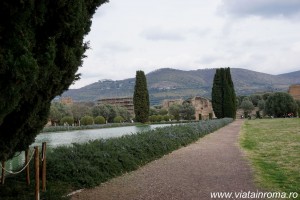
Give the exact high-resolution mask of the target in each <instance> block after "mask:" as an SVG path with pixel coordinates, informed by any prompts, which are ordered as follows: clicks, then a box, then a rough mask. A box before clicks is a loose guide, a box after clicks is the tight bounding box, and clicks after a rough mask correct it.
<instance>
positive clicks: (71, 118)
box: [49, 102, 132, 126]
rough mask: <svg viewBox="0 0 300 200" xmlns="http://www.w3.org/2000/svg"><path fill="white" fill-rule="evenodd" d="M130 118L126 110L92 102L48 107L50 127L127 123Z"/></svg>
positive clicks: (53, 104)
mask: <svg viewBox="0 0 300 200" xmlns="http://www.w3.org/2000/svg"><path fill="white" fill-rule="evenodd" d="M131 119H132V116H131V115H130V113H129V112H128V110H127V109H126V108H123V107H120V106H115V105H109V104H106V105H95V104H94V103H92V102H88V103H74V104H72V105H67V104H62V103H59V102H53V103H52V104H51V107H50V114H49V121H50V122H51V125H53V126H54V125H66V124H67V125H73V124H74V125H78V126H79V125H91V124H105V123H120V122H129V121H130V120H131Z"/></svg>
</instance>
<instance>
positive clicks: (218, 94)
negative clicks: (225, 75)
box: [211, 69, 224, 118]
mask: <svg viewBox="0 0 300 200" xmlns="http://www.w3.org/2000/svg"><path fill="white" fill-rule="evenodd" d="M222 85H223V82H222V77H221V69H216V73H215V76H214V82H213V87H212V92H211V94H212V98H211V100H212V106H213V110H214V113H215V115H216V117H217V118H223V117H224V116H223V106H222V104H223V89H222Z"/></svg>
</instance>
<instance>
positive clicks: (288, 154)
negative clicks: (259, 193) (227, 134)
mask: <svg viewBox="0 0 300 200" xmlns="http://www.w3.org/2000/svg"><path fill="white" fill-rule="evenodd" d="M240 144H241V146H242V147H243V148H244V149H245V150H246V154H247V156H248V157H249V158H250V160H251V162H252V164H253V167H254V170H255V178H256V182H257V183H258V185H259V186H261V187H262V188H265V190H267V191H270V192H286V193H290V192H297V193H298V194H299V196H298V198H297V199H300V119H263V120H247V121H246V122H245V124H244V126H243V128H242V135H241V139H240Z"/></svg>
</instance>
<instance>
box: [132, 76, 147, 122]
mask: <svg viewBox="0 0 300 200" xmlns="http://www.w3.org/2000/svg"><path fill="white" fill-rule="evenodd" d="M133 105H134V113H135V119H136V121H137V122H141V123H145V122H147V121H148V117H149V110H150V101H149V93H148V88H147V79H146V76H145V73H144V72H143V71H137V72H136V77H135V86H134V94H133Z"/></svg>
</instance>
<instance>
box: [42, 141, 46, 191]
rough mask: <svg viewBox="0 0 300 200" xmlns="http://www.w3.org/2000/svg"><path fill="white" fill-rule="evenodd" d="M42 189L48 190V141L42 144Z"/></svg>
mask: <svg viewBox="0 0 300 200" xmlns="http://www.w3.org/2000/svg"><path fill="white" fill-rule="evenodd" d="M42 159H43V160H42V191H43V192H45V191H46V142H43V146H42Z"/></svg>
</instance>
